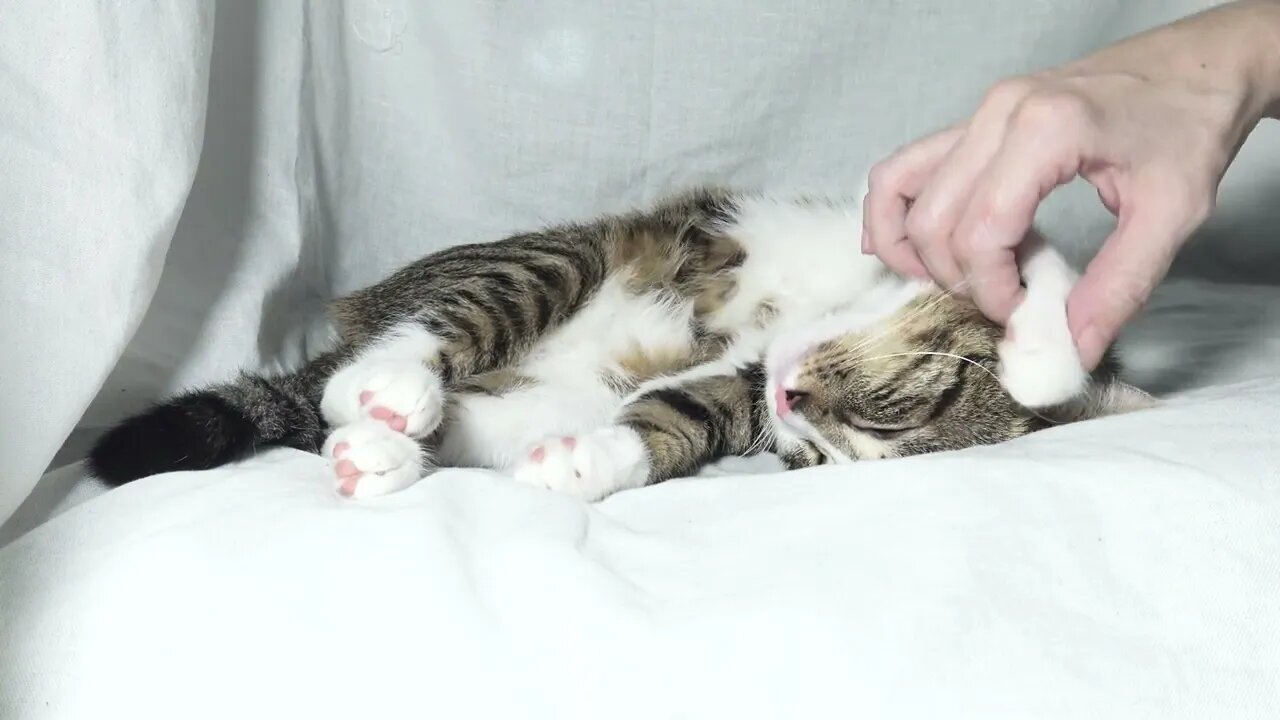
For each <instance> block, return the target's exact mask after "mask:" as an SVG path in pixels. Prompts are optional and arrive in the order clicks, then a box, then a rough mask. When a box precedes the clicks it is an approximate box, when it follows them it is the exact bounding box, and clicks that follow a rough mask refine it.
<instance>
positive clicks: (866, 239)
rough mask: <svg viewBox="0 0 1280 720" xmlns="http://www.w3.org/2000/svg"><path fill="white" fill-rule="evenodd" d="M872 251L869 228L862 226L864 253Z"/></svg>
mask: <svg viewBox="0 0 1280 720" xmlns="http://www.w3.org/2000/svg"><path fill="white" fill-rule="evenodd" d="M870 253H871V238H870V237H868V236H867V229H866V228H862V254H863V255H868V254H870Z"/></svg>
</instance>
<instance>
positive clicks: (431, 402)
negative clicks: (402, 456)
mask: <svg viewBox="0 0 1280 720" xmlns="http://www.w3.org/2000/svg"><path fill="white" fill-rule="evenodd" d="M320 412H321V413H322V414H323V415H324V419H325V421H326V422H328V423H329V424H330V425H331V426H333V427H342V426H345V425H351V424H353V423H357V422H361V421H363V420H374V421H377V422H380V423H382V424H384V425H386V426H387V427H388V428H390V429H391V430H394V431H395V432H398V433H403V434H405V435H407V436H409V437H411V438H423V437H426V436H427V435H429V434H431V432H432V431H433V430H435V429H436V427H437V426H438V425H439V424H440V420H441V418H442V417H443V415H444V386H443V383H441V382H440V378H439V377H438V376H437V375H436V373H435V372H434V371H432V370H431V368H429V367H427V366H426V365H424V364H422V363H421V362H417V361H415V360H398V359H397V360H389V359H388V360H384V359H367V360H358V361H356V362H355V363H352V364H351V365H348V366H347V367H345V368H343V369H341V370H339V371H338V372H337V373H335V374H334V376H333V377H332V378H330V379H329V382H328V384H326V385H325V388H324V397H323V398H322V399H321V401H320Z"/></svg>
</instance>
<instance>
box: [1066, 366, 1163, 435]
mask: <svg viewBox="0 0 1280 720" xmlns="http://www.w3.org/2000/svg"><path fill="white" fill-rule="evenodd" d="M1158 404H1159V401H1158V400H1156V399H1155V398H1154V397H1152V396H1151V395H1150V394H1149V393H1147V392H1146V391H1144V390H1141V389H1139V388H1137V387H1134V386H1133V385H1130V384H1129V383H1126V382H1124V381H1123V380H1120V379H1119V378H1116V377H1114V376H1112V377H1108V378H1105V379H1102V380H1095V381H1093V382H1090V383H1089V384H1088V386H1087V388H1086V389H1085V392H1083V393H1082V394H1080V395H1079V396H1078V397H1076V398H1074V399H1072V400H1070V401H1068V402H1066V403H1063V404H1062V405H1059V406H1057V407H1055V408H1052V409H1050V410H1048V411H1047V412H1045V411H1042V414H1044V415H1047V416H1048V417H1050V418H1051V419H1053V420H1055V421H1057V422H1061V423H1070V422H1078V421H1080V420H1093V419H1095V418H1101V417H1107V416H1110V415H1123V414H1125V413H1130V412H1135V411H1137V410H1145V409H1147V408H1151V407H1155V406H1156V405H1158Z"/></svg>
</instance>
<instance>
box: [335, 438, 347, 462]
mask: <svg viewBox="0 0 1280 720" xmlns="http://www.w3.org/2000/svg"><path fill="white" fill-rule="evenodd" d="M350 449H351V443H349V442H346V441H343V442H340V443H338V444H337V445H334V446H333V456H334V457H335V458H341V457H342V456H343V455H345V454H346V452H347V451H348V450H350Z"/></svg>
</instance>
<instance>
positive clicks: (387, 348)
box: [88, 188, 1154, 501]
mask: <svg viewBox="0 0 1280 720" xmlns="http://www.w3.org/2000/svg"><path fill="white" fill-rule="evenodd" d="M861 229H862V221H861V204H860V203H859V202H856V201H844V200H841V199H838V198H836V199H826V198H818V197H800V198H795V199H781V198H777V197H772V196H768V195H764V194H756V193H744V192H734V191H729V190H724V189H718V188H700V189H696V190H693V191H689V192H685V193H681V194H677V195H674V196H671V197H668V198H666V199H665V200H662V201H659V202H657V203H655V204H654V205H653V206H651V207H649V208H647V209H641V210H633V211H631V212H627V213H622V214H617V215H609V216H605V217H601V218H597V219H595V220H592V221H588V222H579V223H566V224H563V225H559V226H554V227H550V228H548V229H545V230H542V231H538V232H531V233H523V234H517V235H514V236H511V237H508V238H506V239H503V240H499V241H497V242H492V243H483V244H471V245H460V246H455V247H451V248H448V249H445V250H441V251H439V252H436V253H434V254H431V255H429V256H427V257H425V258H422V259H421V260H418V261H417V262H414V263H412V264H410V265H408V266H406V267H404V268H402V269H400V270H399V271H397V272H395V273H393V274H391V275H390V276H389V277H387V278H386V279H384V280H382V281H381V282H378V283H377V284H374V285H372V286H370V287H367V288H365V289H362V290H359V291H357V292H354V293H352V294H350V295H348V296H346V297H343V298H340V299H338V300H337V301H336V302H335V303H334V304H333V305H332V307H331V313H330V314H331V317H332V319H333V321H334V324H335V326H336V329H337V335H338V337H339V341H338V342H337V343H336V346H335V347H334V348H333V349H332V350H330V351H328V352H326V353H324V354H322V355H320V356H319V357H317V358H316V359H314V360H312V361H311V362H310V363H308V364H306V365H305V366H304V367H302V368H301V369H299V370H298V371H296V372H294V373H290V374H284V375H279V376H273V377H266V376H261V375H253V374H245V375H243V376H242V377H241V378H240V379H238V380H235V381H232V382H229V383H226V384H222V385H217V386H213V387H209V388H206V389H201V390H197V391H194V392H187V393H184V394H180V395H177V396H176V397H173V398H171V399H168V400H166V401H163V402H161V403H159V404H157V405H155V406H153V407H152V408H150V409H149V410H147V411H145V412H143V413H141V414H139V415H137V416H134V417H131V418H128V419H126V420H125V421H123V422H122V423H120V424H119V425H117V426H115V427H114V428H112V429H110V430H109V431H107V432H106V433H105V434H104V435H103V436H102V437H101V438H100V439H99V441H98V442H97V444H96V445H95V446H94V447H93V449H92V451H91V452H90V454H89V457H88V467H89V469H90V471H91V473H92V474H93V475H95V476H97V477H98V478H101V479H102V480H104V481H106V482H107V483H108V484H111V485H119V484H122V483H124V482H128V481H130V480H134V479H137V478H141V477H144V476H148V475H154V474H158V473H163V472H169V471H176V470H201V469H206V468H212V467H217V466H220V465H223V464H225V463H229V462H232V461H234V460H236V459H238V458H241V457H243V456H245V455H247V454H249V453H250V452H251V451H253V450H254V449H255V448H257V447H260V446H272V445H275V446H287V447H293V448H299V449H303V450H307V451H311V452H318V453H320V454H322V455H323V456H324V457H325V458H326V459H327V460H328V461H329V463H330V467H331V474H332V482H333V484H334V485H335V487H336V489H337V490H338V492H339V493H340V494H342V495H344V496H347V497H353V498H365V497H374V496H379V495H384V494H387V493H391V492H394V491H397V490H400V489H402V488H405V487H407V486H408V485H410V484H412V483H413V482H415V481H416V480H418V479H419V478H421V477H423V476H424V475H426V474H428V473H430V472H432V471H433V470H434V469H435V468H437V467H443V466H471V467H485V468H493V469H496V470H499V471H502V472H505V473H507V474H509V475H511V476H512V477H513V478H514V479H515V480H516V481H519V482H524V483H528V484H530V485H534V486H537V487H540V488H548V489H551V490H555V491H560V492H564V493H569V494H571V495H574V496H576V497H579V498H581V499H583V500H586V501H596V500H600V499H602V498H604V497H607V496H609V495H611V494H613V493H615V492H618V491H622V490H626V489H630V488H638V487H642V486H645V485H651V484H654V483H658V482H662V481H664V480H668V479H671V478H677V477H684V476H689V475H692V474H696V473H697V472H698V470H699V469H700V468H702V467H703V466H705V465H707V464H709V463H711V462H714V461H717V460H719V459H721V458H723V457H726V456H733V455H753V454H757V453H764V452H771V453H776V454H777V455H778V456H779V457H780V458H781V459H782V461H783V462H784V463H785V464H786V466H787V467H789V468H803V467H809V466H813V465H821V464H824V463H849V462H853V461H860V460H875V459H882V458H895V457H905V456H910V455H918V454H921V453H929V452H938V451H947V450H959V449H962V448H966V447H970V446H975V445H986V444H991V443H997V442H1003V441H1007V440H1011V439H1014V438H1017V437H1020V436H1023V435H1026V434H1028V433H1030V432H1034V431H1038V430H1041V429H1044V428H1046V427H1049V426H1051V425H1054V424H1059V423H1066V422H1075V421H1081V420H1088V419H1092V418H1097V417H1101V416H1104V415H1109V414H1115V413H1121V412H1128V411H1131V410H1136V409H1140V408H1143V407H1148V406H1149V405H1151V404H1152V403H1153V402H1154V400H1153V399H1152V398H1151V397H1150V396H1149V395H1147V394H1146V393H1144V392H1142V391H1141V390H1138V389H1137V388H1135V387H1133V386H1131V385H1128V384H1126V383H1125V382H1123V381H1122V380H1121V379H1120V376H1119V368H1118V364H1117V363H1116V361H1115V355H1114V353H1113V352H1109V353H1108V355H1107V357H1106V358H1105V360H1104V362H1103V363H1102V364H1101V365H1100V366H1099V368H1098V369H1097V370H1095V371H1093V372H1091V373H1090V372H1086V371H1085V370H1084V369H1083V368H1082V367H1081V365H1080V362H1079V360H1078V358H1077V355H1076V353H1075V346H1074V344H1073V342H1072V339H1071V335H1070V333H1069V331H1068V329H1067V321H1066V311H1065V300H1066V295H1067V292H1068V290H1069V289H1070V287H1071V284H1072V283H1073V282H1074V280H1075V277H1076V276H1075V274H1074V271H1073V270H1072V268H1071V267H1070V266H1069V265H1068V264H1067V263H1066V262H1065V261H1064V260H1063V258H1062V257H1061V256H1060V255H1059V254H1058V253H1057V252H1056V251H1054V250H1053V248H1052V247H1051V246H1050V245H1049V244H1048V243H1046V242H1045V241H1044V240H1043V238H1041V237H1040V236H1039V235H1038V234H1037V233H1036V232H1035V231H1033V232H1032V233H1031V235H1030V236H1029V238H1028V250H1027V252H1026V253H1024V260H1023V263H1022V273H1023V279H1024V287H1025V293H1024V296H1023V300H1022V301H1021V304H1020V305H1019V306H1018V307H1017V309H1016V310H1015V312H1014V313H1013V315H1012V317H1011V319H1010V322H1009V323H1008V330H1009V332H1008V334H1007V335H1006V333H1005V330H1004V329H1003V328H1001V327H999V326H997V325H996V324H994V323H992V322H991V321H989V320H987V319H986V318H985V317H984V316H983V315H982V314H981V313H980V312H979V311H978V310H977V309H976V308H975V307H974V306H973V305H972V304H971V302H970V301H968V300H967V299H965V298H964V297H962V296H959V295H954V294H951V293H946V292H942V291H940V290H939V289H938V288H937V287H936V286H934V285H932V284H930V283H926V282H921V281H917V280H910V279H906V278H902V277H899V276H897V275H894V274H893V273H891V272H890V271H889V270H888V269H887V268H886V267H885V266H884V265H883V264H881V263H880V261H879V260H877V259H876V258H875V257H873V256H866V255H863V254H862V253H861V251H860V248H859V244H858V242H857V238H858V237H859V236H860V234H861Z"/></svg>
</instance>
